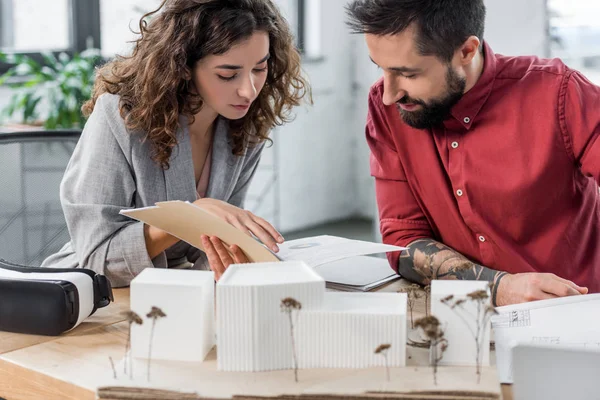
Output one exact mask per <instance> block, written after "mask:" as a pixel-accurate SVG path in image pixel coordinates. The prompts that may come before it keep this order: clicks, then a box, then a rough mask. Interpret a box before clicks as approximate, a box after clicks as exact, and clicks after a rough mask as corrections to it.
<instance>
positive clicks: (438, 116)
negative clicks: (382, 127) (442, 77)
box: [396, 67, 467, 129]
mask: <svg viewBox="0 0 600 400" xmlns="http://www.w3.org/2000/svg"><path fill="white" fill-rule="evenodd" d="M466 86H467V81H466V79H465V78H463V77H461V76H459V75H458V74H457V73H456V72H454V70H453V69H452V68H451V67H448V72H447V73H446V87H447V90H446V93H445V94H444V95H443V96H442V97H441V98H439V99H434V100H432V101H430V102H429V103H426V102H424V101H422V100H417V99H412V98H410V97H408V96H404V97H403V98H401V99H400V100H399V101H398V102H397V103H399V104H419V105H420V106H421V108H420V109H418V110H416V111H406V110H403V109H402V108H400V106H399V104H396V107H397V108H398V111H399V112H400V115H401V116H402V119H403V120H404V122H406V124H408V125H410V126H411V127H413V128H416V129H430V128H432V127H433V126H436V125H439V124H441V123H442V122H443V121H444V120H445V119H446V118H448V116H449V115H450V110H452V107H454V105H455V104H456V103H458V101H459V100H460V99H461V98H462V97H463V94H464V92H465V87H466Z"/></svg>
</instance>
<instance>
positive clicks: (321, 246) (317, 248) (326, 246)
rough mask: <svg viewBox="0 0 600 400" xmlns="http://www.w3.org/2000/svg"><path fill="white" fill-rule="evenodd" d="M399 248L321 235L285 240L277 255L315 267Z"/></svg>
mask: <svg viewBox="0 0 600 400" xmlns="http://www.w3.org/2000/svg"><path fill="white" fill-rule="evenodd" d="M400 250H406V248H405V247H400V246H391V245H387V244H381V243H371V242H364V241H362V240H353V239H345V238H341V237H337V236H328V235H323V236H314V237H308V238H303V239H296V240H290V241H286V242H285V243H282V244H280V245H279V252H278V253H277V256H278V257H279V258H281V259H282V260H285V261H295V260H299V261H304V262H305V263H307V264H308V265H310V266H311V267H316V266H319V265H322V264H326V263H329V262H332V261H337V260H342V259H344V258H348V257H354V256H361V255H366V254H375V253H386V252H388V251H400Z"/></svg>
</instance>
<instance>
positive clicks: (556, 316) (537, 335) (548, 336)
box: [492, 294, 600, 383]
mask: <svg viewBox="0 0 600 400" xmlns="http://www.w3.org/2000/svg"><path fill="white" fill-rule="evenodd" d="M496 311H498V313H499V314H498V315H496V316H494V317H493V318H492V328H493V329H494V338H495V342H496V364H497V368H498V376H499V379H500V382H502V383H512V382H513V376H512V372H513V371H512V354H511V351H512V347H514V346H515V345H517V344H527V343H533V344H542V345H555V346H563V347H569V348H595V349H598V348H600V318H598V315H600V294H589V295H581V296H569V297H562V298H556V299H550V300H541V301H535V302H531V303H523V304H515V305H511V306H505V307H498V308H496Z"/></svg>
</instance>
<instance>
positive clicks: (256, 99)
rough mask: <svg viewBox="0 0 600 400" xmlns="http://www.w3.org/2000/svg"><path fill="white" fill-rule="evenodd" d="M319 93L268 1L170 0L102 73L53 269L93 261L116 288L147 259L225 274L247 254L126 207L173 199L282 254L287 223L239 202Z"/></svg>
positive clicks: (70, 180)
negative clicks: (307, 101)
mask: <svg viewBox="0 0 600 400" xmlns="http://www.w3.org/2000/svg"><path fill="white" fill-rule="evenodd" d="M147 18H150V22H149V23H146V19H147ZM309 90H310V89H309V87H308V85H307V84H306V82H305V80H304V79H303V78H302V76H301V69H300V57H299V55H298V53H297V51H296V49H295V48H294V45H293V37H292V34H291V33H290V29H289V26H288V24H287V23H286V21H285V20H284V19H283V17H282V16H281V14H280V13H279V10H278V9H277V8H276V6H275V5H274V4H273V3H272V2H271V1H270V0H165V1H164V2H163V3H162V4H161V6H160V7H159V9H158V10H156V11H153V12H151V13H149V14H146V15H145V16H144V17H142V20H141V21H140V38H139V39H138V40H137V41H136V43H135V47H134V50H133V53H132V55H131V56H130V57H118V58H117V59H116V60H114V61H112V62H110V63H108V64H107V65H105V66H104V67H102V68H101V69H100V70H99V71H98V75H97V80H96V85H95V88H94V92H93V95H92V98H91V100H89V101H88V102H87V103H86V104H84V106H83V111H84V113H85V114H86V115H89V119H88V121H87V123H86V126H85V128H84V130H83V133H82V136H81V139H80V141H79V143H78V145H77V148H76V149H75V152H74V154H73V156H72V158H71V161H70V163H69V165H68V167H67V170H66V172H65V176H64V178H63V181H62V183H61V201H62V205H63V210H64V213H65V217H66V220H67V226H68V228H69V233H70V236H71V241H70V242H69V243H67V244H66V245H65V246H64V247H63V248H62V249H61V250H60V251H59V252H58V253H57V254H55V255H53V256H51V257H49V258H48V259H46V260H45V261H44V263H43V266H47V267H62V268H68V267H85V268H90V269H93V270H95V271H97V272H99V273H102V274H104V275H106V276H107V277H108V278H109V279H110V281H111V283H112V284H113V286H116V287H118V286H126V285H128V284H129V283H130V281H131V279H133V278H134V277H135V276H136V275H137V274H139V273H140V272H141V271H142V270H143V269H144V268H146V267H149V266H154V267H160V268H167V267H177V266H181V265H184V264H187V263H190V262H191V263H193V268H196V269H207V268H208V267H211V268H212V269H213V271H215V276H216V278H217V279H218V278H219V277H220V275H221V274H222V273H223V272H224V270H225V268H226V267H227V266H228V265H229V264H230V263H232V262H244V261H246V259H245V257H244V255H243V253H242V252H241V251H240V249H239V248H237V247H235V246H234V247H231V248H229V249H227V248H225V246H224V244H223V243H222V242H221V241H220V240H219V239H218V238H215V237H211V238H207V237H203V238H202V240H203V244H204V247H205V249H206V254H204V253H203V252H201V251H200V250H198V249H196V248H193V247H191V246H190V245H188V244H187V243H184V242H180V241H178V239H177V238H175V237H172V236H171V235H169V234H167V233H166V232H164V231H161V230H158V229H156V228H154V227H151V226H148V225H145V224H143V223H141V222H134V221H132V220H130V219H129V218H127V217H125V216H122V215H120V214H119V211H120V210H121V209H123V208H139V207H145V206H151V205H154V204H155V203H156V202H159V201H167V200H183V201H190V202H195V203H196V204H198V205H200V206H201V207H202V208H204V209H205V210H208V211H210V212H212V213H213V214H214V215H216V216H218V217H220V218H222V219H223V220H225V221H227V222H229V223H231V224H232V225H234V226H236V227H237V228H239V229H241V230H242V231H244V232H248V233H249V234H250V233H252V234H254V235H255V236H256V237H258V238H259V239H260V240H261V241H262V242H263V243H264V244H265V245H267V246H268V247H269V248H271V249H273V251H277V243H282V242H283V238H282V237H281V235H280V234H279V233H278V232H277V230H275V228H273V227H272V226H271V225H270V224H269V223H268V222H267V221H265V220H263V219H261V218H259V217H257V216H254V215H253V214H252V213H250V212H247V211H244V210H242V209H241V207H242V206H243V201H244V197H245V195H246V191H247V189H248V186H249V184H250V181H251V179H252V176H253V174H254V172H255V170H256V167H257V165H258V161H259V159H260V154H261V151H262V149H263V146H264V143H265V142H266V141H268V140H269V138H268V134H269V131H270V129H272V128H273V127H274V126H275V125H280V124H282V123H284V122H287V121H288V120H289V117H288V116H289V112H290V111H291V109H292V108H293V107H294V106H297V105H299V104H300V100H301V99H302V97H303V96H304V95H305V94H307V93H308V92H309ZM228 250H229V251H228ZM230 253H231V254H232V255H233V258H232V257H231V256H230ZM207 255H208V259H210V262H209V261H208V259H207Z"/></svg>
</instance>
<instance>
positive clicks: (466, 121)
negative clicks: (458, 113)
mask: <svg viewBox="0 0 600 400" xmlns="http://www.w3.org/2000/svg"><path fill="white" fill-rule="evenodd" d="M463 121H465V124H468V123H469V122H471V118H469V117H465V119H463Z"/></svg>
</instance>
